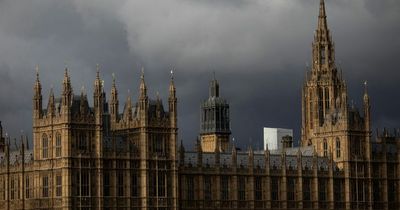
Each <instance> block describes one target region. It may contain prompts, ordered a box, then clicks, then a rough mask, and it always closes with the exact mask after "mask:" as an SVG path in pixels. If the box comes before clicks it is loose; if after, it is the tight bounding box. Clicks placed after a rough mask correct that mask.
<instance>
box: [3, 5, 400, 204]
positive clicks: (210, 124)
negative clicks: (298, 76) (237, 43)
mask: <svg viewBox="0 0 400 210" xmlns="http://www.w3.org/2000/svg"><path fill="white" fill-rule="evenodd" d="M312 48H313V49H312V55H313V56H312V58H313V62H312V67H311V69H310V71H309V72H307V77H306V81H305V83H304V86H303V94H302V138H301V147H299V148H293V147H291V146H290V142H283V143H284V145H287V146H286V147H285V148H283V149H282V150H279V151H278V150H268V149H267V150H265V151H253V149H252V148H251V147H250V148H248V150H247V151H239V150H237V149H236V147H235V145H234V144H233V143H232V142H230V133H231V131H230V125H229V120H230V119H229V104H228V103H227V102H226V100H224V99H222V98H221V97H220V96H219V84H218V82H217V81H216V80H215V79H214V80H213V81H212V82H211V83H210V97H209V99H207V100H206V101H205V102H204V103H203V104H202V106H201V123H200V124H201V128H200V136H199V139H198V141H197V147H196V150H195V151H185V149H184V147H183V146H182V145H181V146H180V147H179V149H178V146H177V98H176V93H175V86H174V81H173V77H171V82H170V86H169V91H168V92H169V97H168V109H167V110H165V109H164V107H163V104H162V101H161V99H160V98H159V97H156V99H155V100H151V99H149V98H148V95H147V87H146V84H145V80H144V76H143V74H142V76H141V79H140V87H139V97H138V100H137V102H136V103H133V102H132V101H131V98H130V97H128V98H127V99H126V102H125V104H124V109H123V110H122V112H120V111H119V110H118V109H119V107H120V105H119V99H118V91H117V88H116V84H115V80H114V81H113V85H112V88H111V94H110V95H111V96H110V99H109V100H108V101H107V100H106V94H105V91H104V89H103V83H102V80H101V79H100V75H99V73H98V74H97V76H96V79H95V82H94V94H93V106H92V107H90V106H89V103H88V98H87V94H86V93H85V91H82V93H81V94H80V95H74V94H73V91H72V87H71V81H70V78H69V75H68V72H67V70H66V71H65V75H64V80H63V84H62V91H61V97H59V98H56V97H55V96H54V94H53V91H52V90H50V94H49V97H48V98H49V100H48V103H47V107H46V108H45V109H44V108H43V107H42V104H43V103H42V88H41V83H40V81H39V75H38V76H37V80H36V82H35V85H34V97H33V148H32V150H31V149H30V148H29V146H28V142H27V140H26V138H22V139H21V141H20V143H18V144H17V143H12V142H11V141H10V138H9V137H8V136H6V137H4V135H3V129H2V127H1V124H0V209H141V210H144V209H165V210H166V209H171V210H172V209H260V210H261V209H399V208H400V180H399V179H398V177H399V175H400V153H399V152H398V151H399V149H400V135H399V131H395V132H392V133H390V132H389V131H387V130H384V131H381V132H377V133H376V138H375V139H372V133H371V116H370V99H369V96H368V93H367V89H366V87H365V92H364V97H363V99H364V100H363V101H364V103H363V109H362V112H361V113H360V111H359V110H358V109H356V108H354V107H353V106H352V105H349V104H348V98H347V89H346V83H345V81H344V79H343V77H342V74H341V73H339V71H338V69H337V68H336V65H335V54H334V45H333V41H332V37H331V34H330V32H329V29H328V26H327V20H326V13H325V5H324V1H323V0H321V2H320V13H319V17H318V28H317V30H316V33H315V37H314V42H313V45H312ZM283 141H287V139H283ZM290 141H291V140H290Z"/></svg>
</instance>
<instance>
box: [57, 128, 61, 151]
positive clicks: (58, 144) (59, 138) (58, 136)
mask: <svg viewBox="0 0 400 210" xmlns="http://www.w3.org/2000/svg"><path fill="white" fill-rule="evenodd" d="M56 157H61V134H60V133H57V134H56Z"/></svg>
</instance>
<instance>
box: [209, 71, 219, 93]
mask: <svg viewBox="0 0 400 210" xmlns="http://www.w3.org/2000/svg"><path fill="white" fill-rule="evenodd" d="M209 91H210V92H209V94H210V98H212V97H219V84H218V80H217V79H216V78H215V71H214V73H213V80H212V81H211V82H210V90H209Z"/></svg>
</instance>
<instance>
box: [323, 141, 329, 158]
mask: <svg viewBox="0 0 400 210" xmlns="http://www.w3.org/2000/svg"><path fill="white" fill-rule="evenodd" d="M323 147H324V157H327V156H328V142H326V139H324V143H323Z"/></svg>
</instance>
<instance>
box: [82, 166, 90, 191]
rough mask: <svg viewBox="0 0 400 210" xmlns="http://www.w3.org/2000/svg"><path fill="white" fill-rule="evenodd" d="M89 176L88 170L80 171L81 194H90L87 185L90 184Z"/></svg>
mask: <svg viewBox="0 0 400 210" xmlns="http://www.w3.org/2000/svg"><path fill="white" fill-rule="evenodd" d="M89 179H90V177H89V171H87V170H82V171H81V178H80V180H81V193H80V195H81V196H90V192H89V186H90V180H89Z"/></svg>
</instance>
